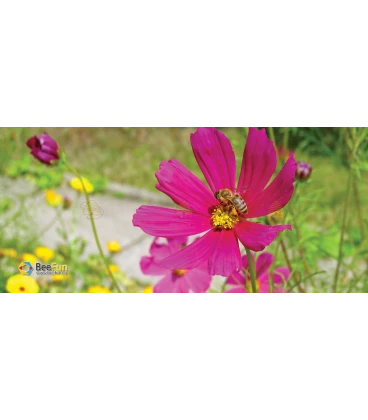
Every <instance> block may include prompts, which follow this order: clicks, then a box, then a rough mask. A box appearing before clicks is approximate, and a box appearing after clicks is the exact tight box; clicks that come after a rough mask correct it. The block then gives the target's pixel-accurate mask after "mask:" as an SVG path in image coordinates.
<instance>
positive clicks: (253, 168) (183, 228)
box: [133, 128, 296, 276]
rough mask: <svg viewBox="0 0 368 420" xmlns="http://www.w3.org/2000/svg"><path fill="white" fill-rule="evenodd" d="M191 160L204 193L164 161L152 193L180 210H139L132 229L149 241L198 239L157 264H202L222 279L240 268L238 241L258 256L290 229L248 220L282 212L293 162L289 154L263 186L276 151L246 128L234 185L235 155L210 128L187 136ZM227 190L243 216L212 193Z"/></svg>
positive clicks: (262, 132)
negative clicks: (241, 206) (238, 197)
mask: <svg viewBox="0 0 368 420" xmlns="http://www.w3.org/2000/svg"><path fill="white" fill-rule="evenodd" d="M191 144H192V148H193V152H194V156H195V158H196V160H197V162H198V165H199V167H200V168H201V170H202V172H203V175H204V177H205V179H206V180H207V183H208V185H209V187H210V188H208V187H207V186H206V184H205V183H204V182H202V181H201V180H199V179H198V178H197V177H196V176H195V175H193V174H192V173H191V172H190V171H189V170H188V169H187V168H186V167H185V166H183V165H182V164H181V163H179V162H178V161H176V160H169V161H168V162H166V161H164V162H161V164H160V169H159V171H158V172H157V173H156V177H157V179H158V184H157V185H156V188H157V189H158V190H160V191H162V192H164V193H165V194H167V195H168V196H169V197H170V198H171V199H172V200H173V201H174V202H175V203H176V204H178V205H180V206H181V207H183V208H184V209H185V210H180V209H170V208H163V207H157V206H141V207H140V208H139V209H138V210H137V212H136V214H135V215H134V216H133V225H134V226H139V227H140V228H141V229H142V230H143V231H144V232H146V233H148V234H149V235H153V236H163V237H175V236H179V235H184V236H189V235H197V234H200V233H203V232H206V234H205V235H203V236H202V237H201V238H200V239H198V240H197V241H195V242H194V243H192V244H190V245H189V246H187V247H185V248H184V249H182V250H179V251H177V252H175V253H174V254H172V255H169V256H167V257H165V258H163V259H162V260H161V261H160V263H159V264H160V265H162V266H163V267H166V268H168V269H171V270H174V269H177V268H181V269H193V268H196V267H199V266H201V265H202V264H204V263H208V269H209V273H210V274H219V275H223V276H228V275H229V274H230V273H232V272H233V271H234V270H240V269H241V267H242V258H241V254H240V249H239V243H238V240H240V242H241V243H242V244H243V245H244V246H245V247H246V248H248V249H251V250H253V251H262V250H263V249H264V248H265V247H266V246H268V245H269V244H270V243H271V242H272V241H273V240H274V239H275V238H276V236H277V234H278V232H281V231H283V230H285V229H289V230H291V226H290V225H276V226H267V225H263V224H260V223H255V222H251V221H249V220H248V219H252V218H255V217H262V216H266V215H268V214H270V213H273V212H275V211H277V210H279V209H281V208H282V207H284V206H285V205H286V204H287V203H288V202H289V200H290V199H291V196H292V195H293V192H294V185H293V183H294V181H295V171H296V163H295V159H294V156H293V155H292V156H291V157H290V158H289V159H288V160H287V162H286V163H285V165H284V167H283V168H282V169H281V171H280V172H279V173H278V175H277V176H276V177H275V179H274V180H273V181H272V182H271V183H270V184H269V185H268V186H267V184H268V183H269V181H270V178H271V176H272V175H273V173H274V171H275V169H276V151H275V148H274V145H273V143H272V141H270V140H269V139H268V138H267V135H266V131H265V129H262V130H257V129H255V128H250V129H249V134H248V139H247V143H246V146H245V150H244V155H243V162H242V166H241V170H240V177H239V180H238V183H237V184H236V179H235V178H236V165H235V155H234V151H233V149H232V147H231V144H230V141H229V140H228V138H227V137H226V136H225V135H224V134H223V133H221V131H218V130H216V129H215V128H199V129H198V130H197V131H196V132H195V133H194V134H192V135H191ZM222 189H229V190H231V191H232V192H233V193H238V194H240V195H241V197H242V198H243V200H244V201H245V203H246V205H247V208H248V212H247V213H246V214H240V213H239V212H235V214H234V209H233V208H231V206H229V205H228V203H223V202H220V201H219V200H218V199H217V198H216V197H215V192H217V191H219V190H222Z"/></svg>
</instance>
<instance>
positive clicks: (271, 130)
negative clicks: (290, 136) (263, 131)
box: [268, 127, 275, 143]
mask: <svg viewBox="0 0 368 420" xmlns="http://www.w3.org/2000/svg"><path fill="white" fill-rule="evenodd" d="M268 132H269V133H270V139H271V140H272V141H273V142H274V143H275V132H274V131H273V127H268Z"/></svg>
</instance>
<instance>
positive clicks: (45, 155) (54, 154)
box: [27, 133, 60, 165]
mask: <svg viewBox="0 0 368 420" xmlns="http://www.w3.org/2000/svg"><path fill="white" fill-rule="evenodd" d="M27 146H28V147H29V148H30V149H31V154H32V155H33V156H34V157H35V158H36V159H37V160H39V161H40V162H42V163H45V164H46V165H51V164H53V163H54V162H57V161H58V160H59V158H60V156H59V146H58V144H57V143H56V141H55V140H54V139H53V138H52V137H50V136H49V135H48V134H47V133H43V134H41V135H40V136H34V137H31V138H30V139H29V140H27Z"/></svg>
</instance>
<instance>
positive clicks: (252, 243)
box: [235, 221, 291, 251]
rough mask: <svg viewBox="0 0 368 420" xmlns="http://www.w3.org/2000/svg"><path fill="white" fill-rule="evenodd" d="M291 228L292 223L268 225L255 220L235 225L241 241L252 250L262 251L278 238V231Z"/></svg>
mask: <svg viewBox="0 0 368 420" xmlns="http://www.w3.org/2000/svg"><path fill="white" fill-rule="evenodd" d="M285 229H289V230H291V226H290V225H278V226H267V225H262V224H260V223H254V222H247V221H244V222H241V223H238V224H237V225H236V226H235V231H236V234H237V236H238V238H239V240H240V242H241V243H242V244H243V245H244V246H245V247H246V248H248V249H251V250H252V251H262V250H264V249H265V247H266V246H268V245H270V243H271V242H272V241H273V240H274V239H275V238H276V236H277V234H278V232H282V231H283V230H285Z"/></svg>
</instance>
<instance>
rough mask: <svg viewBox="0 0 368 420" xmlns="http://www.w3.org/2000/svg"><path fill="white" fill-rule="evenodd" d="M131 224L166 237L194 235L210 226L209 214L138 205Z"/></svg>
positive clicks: (149, 233) (153, 234)
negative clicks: (203, 214)
mask: <svg viewBox="0 0 368 420" xmlns="http://www.w3.org/2000/svg"><path fill="white" fill-rule="evenodd" d="M133 225H134V226H138V227H140V228H141V229H142V230H143V231H144V232H146V233H148V235H152V236H163V237H166V238H170V237H171V238H172V237H175V236H183V235H185V236H190V235H196V234H198V233H202V232H205V231H206V230H209V229H211V228H212V224H211V219H210V217H209V216H208V217H205V216H202V215H200V214H196V213H192V212H190V211H184V210H176V209H167V208H164V207H157V206H141V207H139V209H138V210H137V211H136V213H135V215H134V216H133Z"/></svg>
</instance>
